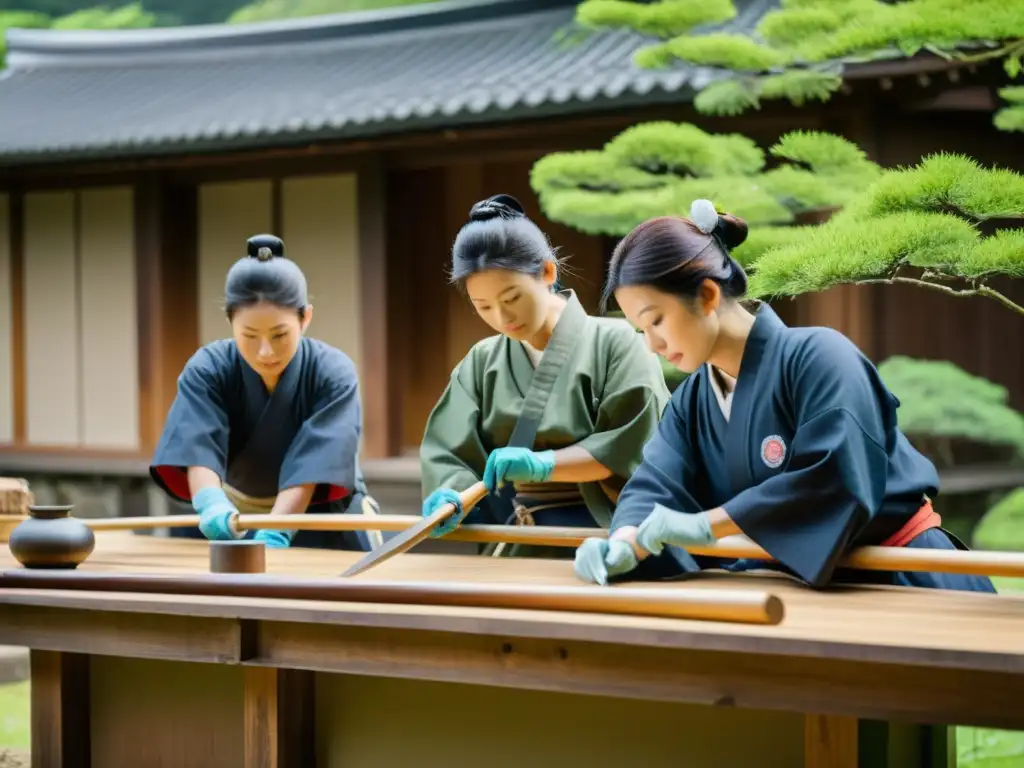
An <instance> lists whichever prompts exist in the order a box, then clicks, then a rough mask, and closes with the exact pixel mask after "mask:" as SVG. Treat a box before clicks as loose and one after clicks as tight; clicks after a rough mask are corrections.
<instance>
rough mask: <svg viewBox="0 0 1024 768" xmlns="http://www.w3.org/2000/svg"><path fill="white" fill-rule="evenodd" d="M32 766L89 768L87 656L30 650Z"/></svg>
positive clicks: (90, 758) (44, 767) (90, 760)
mask: <svg viewBox="0 0 1024 768" xmlns="http://www.w3.org/2000/svg"><path fill="white" fill-rule="evenodd" d="M30 664H31V670H32V672H31V674H32V680H31V691H32V692H31V701H32V704H31V706H32V768H89V766H90V764H91V762H92V750H91V744H90V735H89V710H90V703H89V657H88V656H87V655H85V654H80V653H61V652H58V651H37V650H32V651H31V655H30Z"/></svg>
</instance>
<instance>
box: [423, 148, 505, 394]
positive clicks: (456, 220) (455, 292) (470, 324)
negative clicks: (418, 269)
mask: <svg viewBox="0 0 1024 768" xmlns="http://www.w3.org/2000/svg"><path fill="white" fill-rule="evenodd" d="M499 192H504V190H496V191H492V190H488V189H486V188H485V187H484V169H483V166H482V164H480V163H462V164H458V165H449V166H448V167H447V168H445V204H444V209H443V210H444V217H445V229H446V233H447V248H448V250H447V251H446V252H447V253H450V249H451V247H452V244H453V243H454V242H455V238H456V236H457V235H458V234H459V230H460V229H462V225H463V224H465V223H466V222H467V221H469V209H470V208H472V207H473V204H474V203H477V202H479V201H480V200H483V199H484V198H486V197H490V196H491V195H494V194H498V193H499ZM450 267H451V259H450V257H449V258H448V259H446V260H445V269H449V268H450ZM447 323H448V325H447V344H446V353H445V354H446V361H447V367H448V370H451V369H452V368H454V367H455V366H456V365H457V364H458V362H459V361H460V360H462V358H464V357H465V356H466V354H467V353H468V352H469V350H470V348H471V347H472V346H473V345H474V344H475V343H476V342H478V341H480V339H482V338H484V337H486V336H490V335H492V334H493V333H494V331H492V330H491V329H490V328H489V327H488V326H487V325H486V324H485V323H484V321H483V320H481V319H480V316H479V315H477V313H476V311H475V310H474V309H473V306H472V304H470V302H469V299H468V298H467V297H466V295H465V293H463V292H462V291H460V290H459V289H458V288H456V287H455V286H451V287H450V288H449V289H448V320H447ZM438 394H440V392H439V393H438Z"/></svg>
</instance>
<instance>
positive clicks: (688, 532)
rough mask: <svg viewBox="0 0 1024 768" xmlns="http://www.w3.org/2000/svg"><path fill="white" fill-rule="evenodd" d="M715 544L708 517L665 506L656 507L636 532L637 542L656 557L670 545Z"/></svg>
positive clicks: (656, 505)
mask: <svg viewBox="0 0 1024 768" xmlns="http://www.w3.org/2000/svg"><path fill="white" fill-rule="evenodd" d="M714 541H715V536H714V534H713V533H711V523H709V522H708V516H707V515H705V514H697V515H692V514H687V513H685V512H676V511H675V510H672V509H669V508H668V507H663V506H661V504H655V505H654V510H653V511H652V512H651V514H650V515H648V516H647V519H646V520H644V521H643V522H642V523H640V527H639V529H638V530H637V533H636V543H637V544H638V545H639V546H641V547H643V548H644V549H646V550H647V551H648V552H650V553H651V554H652V555H660V554H661V550H662V549H663V548H664V546H665V545H666V544H671V545H673V546H676V547H683V548H685V547H687V546H694V545H700V544H713V543H714Z"/></svg>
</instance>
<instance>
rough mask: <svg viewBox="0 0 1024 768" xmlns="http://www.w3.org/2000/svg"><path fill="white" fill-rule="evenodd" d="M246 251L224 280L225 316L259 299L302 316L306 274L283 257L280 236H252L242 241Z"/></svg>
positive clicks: (257, 302)
mask: <svg viewBox="0 0 1024 768" xmlns="http://www.w3.org/2000/svg"><path fill="white" fill-rule="evenodd" d="M246 251H247V252H248V255H247V256H243V257H242V258H241V259H239V260H238V261H236V262H235V263H234V264H233V265H232V266H231V269H229V270H228V276H227V279H226V280H225V282H224V309H225V310H226V311H227V314H228V319H229V320H230V319H231V318H232V317H233V316H234V314H235V312H236V311H238V310H239V309H241V308H242V307H249V306H252V305H253V304H259V303H260V302H262V301H266V302H269V303H271V304H276V305H277V306H279V307H285V308H287V309H294V310H295V311H296V312H298V314H299V318H300V319H301V318H303V317H304V316H305V314H306V306H307V305H308V304H309V298H308V296H307V294H306V276H305V275H304V274H302V270H301V269H299V266H298V264H296V263H295V262H294V261H292V260H290V259H287V258H285V255H284V242H283V241H282V240H281V238H279V237H274V235H254V236H253V237H250V238H249V239H248V240H247V241H246Z"/></svg>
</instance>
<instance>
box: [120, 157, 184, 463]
mask: <svg viewBox="0 0 1024 768" xmlns="http://www.w3.org/2000/svg"><path fill="white" fill-rule="evenodd" d="M196 217H197V210H196V190H195V188H194V187H192V186H171V185H168V184H167V183H166V182H165V181H164V180H163V179H162V178H161V177H160V176H159V175H157V174H147V175H146V176H144V177H143V178H142V179H141V180H140V181H139V182H138V183H137V184H136V186H135V259H136V274H137V281H138V282H137V285H138V288H137V290H138V322H139V342H138V343H139V432H140V434H139V444H140V447H141V449H142V450H143V451H151V450H152V449H153V448H155V447H156V443H157V441H158V440H159V438H160V432H161V430H162V429H163V424H164V419H165V417H166V416H167V411H168V409H169V408H170V407H171V403H172V402H173V400H174V396H175V393H176V392H177V379H178V375H179V374H180V373H181V370H182V368H183V367H184V366H185V363H186V362H188V359H189V357H191V356H192V354H193V353H194V352H195V351H196V349H197V348H198V346H199V323H198V311H197V300H198V272H197V270H198V264H197V255H196V254H197V249H196Z"/></svg>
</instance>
